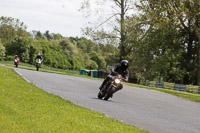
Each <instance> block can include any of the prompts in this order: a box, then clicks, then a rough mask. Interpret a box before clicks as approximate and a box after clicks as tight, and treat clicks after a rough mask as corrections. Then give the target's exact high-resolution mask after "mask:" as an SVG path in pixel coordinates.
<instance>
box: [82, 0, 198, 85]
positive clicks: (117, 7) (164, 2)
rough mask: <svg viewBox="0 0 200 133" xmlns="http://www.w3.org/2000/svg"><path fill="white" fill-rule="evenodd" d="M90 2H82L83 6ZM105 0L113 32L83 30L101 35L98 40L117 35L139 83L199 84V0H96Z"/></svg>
mask: <svg viewBox="0 0 200 133" xmlns="http://www.w3.org/2000/svg"><path fill="white" fill-rule="evenodd" d="M90 1H91V0H86V1H85V3H84V2H83V5H84V4H85V6H82V7H83V8H84V7H87V5H90ZM105 2H112V5H111V6H110V8H111V12H109V13H108V14H111V15H110V16H111V17H113V16H114V17H115V22H116V24H117V25H114V27H113V31H112V32H111V31H109V32H105V30H102V29H103V27H102V29H101V28H100V27H98V28H96V27H95V26H93V27H95V28H93V30H91V29H92V26H90V27H87V28H86V30H85V31H87V32H86V33H87V35H88V33H91V34H89V36H90V37H91V38H92V39H93V40H95V39H96V38H95V37H96V36H94V35H101V38H100V39H105V38H107V37H109V36H110V39H113V38H114V37H115V38H119V49H120V53H119V56H120V59H124V58H125V59H128V60H129V62H130V70H131V75H134V77H136V78H137V79H138V80H137V81H138V82H140V81H145V80H158V81H166V82H175V83H182V84H198V85H200V41H199V40H200V8H199V7H200V1H199V0H140V1H134V0H96V3H100V4H104V5H105ZM101 6H103V5H101ZM87 8H88V7H87ZM87 8H85V9H87ZM100 12H101V10H100ZM134 12H135V13H134ZM111 17H108V19H110V18H111ZM108 19H107V20H106V21H108ZM106 21H103V23H104V22H106ZM103 23H101V24H99V25H102V24H103ZM94 30H95V32H94ZM111 33H112V34H111ZM113 33H115V34H113Z"/></svg>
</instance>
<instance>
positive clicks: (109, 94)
mask: <svg viewBox="0 0 200 133" xmlns="http://www.w3.org/2000/svg"><path fill="white" fill-rule="evenodd" d="M114 92H115V88H114V87H112V88H111V89H110V90H109V92H107V94H106V96H105V97H104V100H106V101H107V100H108V99H109V98H110V97H111V96H112V95H113V93H114Z"/></svg>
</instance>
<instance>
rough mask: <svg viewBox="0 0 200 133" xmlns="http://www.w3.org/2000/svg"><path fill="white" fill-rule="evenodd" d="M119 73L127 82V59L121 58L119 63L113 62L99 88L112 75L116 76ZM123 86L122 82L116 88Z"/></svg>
mask: <svg viewBox="0 0 200 133" xmlns="http://www.w3.org/2000/svg"><path fill="white" fill-rule="evenodd" d="M118 74H120V75H121V76H122V78H123V80H124V81H125V82H128V77H129V70H128V61H127V60H122V61H121V62H120V63H117V64H115V65H114V66H113V67H112V69H111V73H110V74H109V75H108V76H107V77H106V78H105V80H104V81H103V83H102V85H101V86H100V87H99V89H100V90H101V89H102V88H103V86H104V85H105V84H106V83H107V82H108V81H109V80H111V79H112V76H117V75H118ZM122 88H123V86H122V84H121V85H120V86H119V87H118V89H117V91H118V90H121V89H122Z"/></svg>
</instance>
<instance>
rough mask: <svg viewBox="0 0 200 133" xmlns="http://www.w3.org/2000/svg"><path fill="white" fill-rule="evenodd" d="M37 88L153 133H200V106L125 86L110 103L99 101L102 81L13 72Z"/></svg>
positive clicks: (23, 70)
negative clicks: (98, 96)
mask: <svg viewBox="0 0 200 133" xmlns="http://www.w3.org/2000/svg"><path fill="white" fill-rule="evenodd" d="M13 69H14V70H15V71H16V72H17V73H19V74H20V75H22V76H23V77H24V78H25V79H26V80H27V81H29V82H31V83H33V84H34V85H36V86H37V87H39V88H41V89H43V90H45V91H47V92H48V93H52V94H55V95H58V96H61V97H63V98H64V99H67V100H70V101H72V102H73V103H74V104H77V105H79V106H82V107H85V108H88V109H91V110H94V111H97V112H101V113H105V114H106V115H108V116H109V117H112V118H115V119H117V120H119V121H122V122H124V123H127V124H130V125H134V126H136V127H138V128H140V129H145V130H148V131H150V132H152V133H200V104H199V103H196V102H192V101H189V100H186V99H183V98H178V97H176V96H172V95H169V94H165V93H162V92H157V91H154V90H147V89H142V88H137V87H130V86H126V85H124V88H123V90H122V91H119V92H117V93H116V94H115V95H114V97H113V98H112V99H110V100H108V101H104V100H99V99H97V93H98V87H99V86H100V84H101V82H102V81H99V80H94V79H87V78H81V77H74V76H67V75H61V74H55V73H46V72H38V71H31V70H26V69H19V68H13Z"/></svg>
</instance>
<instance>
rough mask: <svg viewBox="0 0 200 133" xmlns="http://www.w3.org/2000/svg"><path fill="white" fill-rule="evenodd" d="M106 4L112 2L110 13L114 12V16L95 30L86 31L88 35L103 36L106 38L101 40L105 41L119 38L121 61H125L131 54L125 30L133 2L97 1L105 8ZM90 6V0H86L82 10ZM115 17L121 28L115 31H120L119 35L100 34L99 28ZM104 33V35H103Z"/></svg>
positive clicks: (117, 27) (116, 28)
mask: <svg viewBox="0 0 200 133" xmlns="http://www.w3.org/2000/svg"><path fill="white" fill-rule="evenodd" d="M106 2H110V3H111V10H110V12H112V15H110V16H109V17H108V18H107V19H106V20H104V21H103V22H101V23H100V24H98V25H97V26H95V28H92V29H91V28H87V30H86V32H85V33H86V34H89V35H94V34H97V35H98V34H99V33H100V34H101V35H104V36H101V37H103V38H101V39H105V38H111V39H113V38H119V40H120V43H119V48H120V59H123V58H124V57H125V56H126V55H128V54H129V53H128V52H127V51H126V30H125V17H126V16H128V11H130V10H132V9H133V2H132V0H96V3H98V4H99V5H101V6H103V5H106ZM89 6H90V0H86V1H84V2H83V3H82V7H81V8H82V9H86V8H88V7H89ZM110 12H109V14H110ZM113 17H115V21H116V22H117V23H118V24H119V26H115V27H114V30H116V31H118V33H119V34H118V35H119V36H118V35H116V36H115V37H114V34H112V35H111V34H105V32H104V31H103V32H102V31H101V32H99V31H98V30H97V28H99V27H100V26H102V25H103V24H104V23H106V22H108V20H110V19H112V18H113ZM95 30H97V32H94V31H95ZM102 33H103V34H102Z"/></svg>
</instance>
